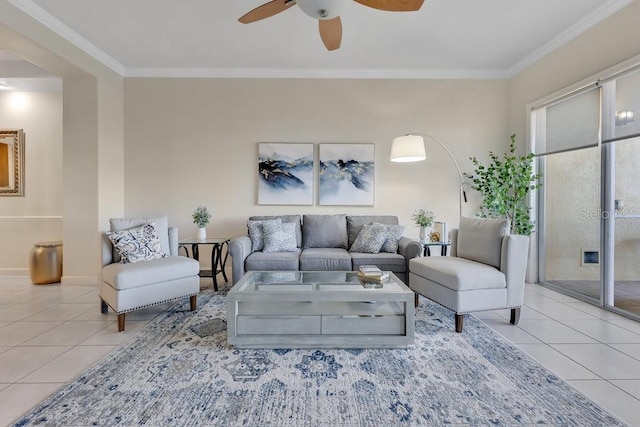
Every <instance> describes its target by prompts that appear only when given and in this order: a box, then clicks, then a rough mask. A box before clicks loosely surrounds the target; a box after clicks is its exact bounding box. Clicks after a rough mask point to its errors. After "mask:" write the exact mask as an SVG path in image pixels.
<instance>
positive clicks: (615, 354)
mask: <svg viewBox="0 0 640 427" xmlns="http://www.w3.org/2000/svg"><path fill="white" fill-rule="evenodd" d="M210 280H211V279H208V282H210ZM205 282H206V281H205V280H203V285H204V284H205ZM167 306H168V305H163V306H157V307H153V308H150V309H146V310H140V311H137V312H134V313H131V314H129V315H127V328H126V331H125V332H123V333H118V332H117V327H116V316H115V315H114V314H113V313H109V314H108V315H106V316H104V315H102V314H100V310H99V306H98V296H97V291H96V288H95V286H61V285H56V284H54V285H46V286H35V285H32V284H31V283H30V281H29V279H28V277H22V276H21V277H17V276H0V426H4V425H8V424H10V423H11V422H12V421H13V420H15V419H16V418H18V417H19V416H20V415H22V414H23V413H24V412H26V411H28V410H29V409H30V408H31V407H33V406H34V405H36V404H37V403H38V402H40V401H42V400H43V399H44V398H46V397H47V396H48V395H49V394H51V393H53V392H54V391H55V390H57V389H58V388H60V387H61V386H63V385H65V384H66V383H67V382H69V381H71V380H72V379H73V378H74V377H75V376H77V375H78V374H79V373H80V372H82V371H83V370H84V369H86V368H88V367H89V366H91V365H93V364H94V363H96V362H97V361H99V360H100V359H101V358H102V357H104V356H105V355H106V354H107V353H109V352H110V351H112V350H113V349H115V348H117V347H118V345H121V344H122V343H123V342H125V341H126V340H127V339H129V338H130V337H131V336H132V335H133V334H134V333H135V332H136V331H138V330H139V329H141V328H142V327H144V326H145V324H147V323H148V322H149V321H150V320H152V319H153V318H154V317H155V316H157V315H158V314H159V313H160V312H162V311H163V310H165V309H166V308H167ZM508 316H509V311H507V310H504V311H496V312H485V313H479V314H478V315H477V317H478V318H480V319H482V320H483V321H484V322H485V323H486V324H487V325H489V326H490V327H492V328H493V329H495V330H496V331H497V332H499V333H500V334H502V335H503V336H504V337H506V338H507V339H509V340H510V341H511V342H513V343H514V344H515V345H516V346H518V347H519V348H521V349H522V350H523V351H525V352H526V353H528V354H529V355H531V357H533V358H534V359H536V360H538V361H539V362H540V363H542V364H543V365H545V366H546V367H547V368H548V369H550V370H551V371H553V372H554V373H555V374H556V375H558V376H560V377H562V378H564V379H565V380H567V381H568V382H569V383H570V384H572V385H573V386H574V387H576V388H577V389H578V390H580V391H581V392H582V393H584V394H586V395H587V396H589V397H590V398H591V399H593V400H594V401H595V402H597V403H598V404H600V405H601V406H603V407H605V408H606V409H608V410H609V411H610V412H612V413H613V414H615V415H617V416H618V417H619V418H621V419H622V420H624V421H626V422H627V423H628V424H629V425H631V426H638V427H640V416H639V415H638V414H639V413H640V322H635V321H633V320H630V319H627V318H624V317H621V316H618V315H616V314H614V313H611V312H608V311H605V310H602V309H599V308H598V307H594V306H592V305H589V304H587V303H583V302H581V301H579V300H576V299H574V298H571V297H568V296H565V295H562V294H559V293H557V292H555V291H552V290H550V289H547V288H543V287H541V286H539V285H527V289H526V294H525V307H523V310H522V315H521V318H520V324H519V325H518V326H516V327H514V326H512V325H509V324H508Z"/></svg>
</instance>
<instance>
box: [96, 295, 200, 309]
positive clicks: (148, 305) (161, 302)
mask: <svg viewBox="0 0 640 427" xmlns="http://www.w3.org/2000/svg"><path fill="white" fill-rule="evenodd" d="M194 295H198V294H190V295H183V296H180V297H175V298H170V299H166V300H163V301H158V302H154V303H153V304H145V305H141V306H139V307H136V308H130V309H129V310H125V311H116V314H125V313H131V312H132V311H136V310H140V309H142V308H147V307H153V306H154V305H159V304H164V303H167V302H171V301H177V300H179V299H182V298H187V297H189V298H190V297H192V296H194ZM107 305H109V304H107ZM109 307H111V306H110V305H109ZM111 309H112V310H113V307H111ZM113 311H115V310H113Z"/></svg>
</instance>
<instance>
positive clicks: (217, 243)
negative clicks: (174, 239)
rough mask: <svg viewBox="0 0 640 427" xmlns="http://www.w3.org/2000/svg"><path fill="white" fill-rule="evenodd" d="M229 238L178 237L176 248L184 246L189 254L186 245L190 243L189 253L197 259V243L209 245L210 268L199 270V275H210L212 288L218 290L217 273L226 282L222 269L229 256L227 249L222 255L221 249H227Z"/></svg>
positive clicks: (198, 257)
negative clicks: (201, 238)
mask: <svg viewBox="0 0 640 427" xmlns="http://www.w3.org/2000/svg"><path fill="white" fill-rule="evenodd" d="M229 240H231V239H230V238H228V237H209V238H206V239H204V240H200V239H198V238H196V237H194V238H189V239H180V240H179V241H178V249H180V248H184V250H185V252H186V253H187V256H189V248H188V245H191V254H192V255H193V259H195V260H197V261H199V260H200V250H199V249H198V247H199V245H211V270H200V277H211V278H212V280H213V289H215V290H216V291H217V290H218V278H217V277H218V274H220V273H222V277H223V278H224V281H225V282H228V281H229V279H227V273H226V271H225V270H224V267H225V265H226V264H227V257H228V256H229V251H228V250H226V251H224V257H223V256H222V252H223V249H224V248H225V247H226V249H229Z"/></svg>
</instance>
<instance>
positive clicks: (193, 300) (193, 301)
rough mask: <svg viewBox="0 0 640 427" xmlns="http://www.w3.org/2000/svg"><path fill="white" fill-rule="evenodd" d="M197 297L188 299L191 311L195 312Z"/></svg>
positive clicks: (192, 296) (193, 296)
mask: <svg viewBox="0 0 640 427" xmlns="http://www.w3.org/2000/svg"><path fill="white" fill-rule="evenodd" d="M197 298H198V296H197V295H191V298H189V302H190V303H191V311H196V307H197V305H198V304H197V301H198V300H197Z"/></svg>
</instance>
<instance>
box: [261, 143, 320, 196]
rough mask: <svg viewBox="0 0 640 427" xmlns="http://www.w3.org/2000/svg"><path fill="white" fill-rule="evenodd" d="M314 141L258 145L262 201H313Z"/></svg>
mask: <svg viewBox="0 0 640 427" xmlns="http://www.w3.org/2000/svg"><path fill="white" fill-rule="evenodd" d="M313 152H314V151H313V144H287V143H266V142H261V143H259V144H258V204H261V205H312V204H313V197H314V193H313V183H314V170H313V169H314V165H313Z"/></svg>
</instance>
